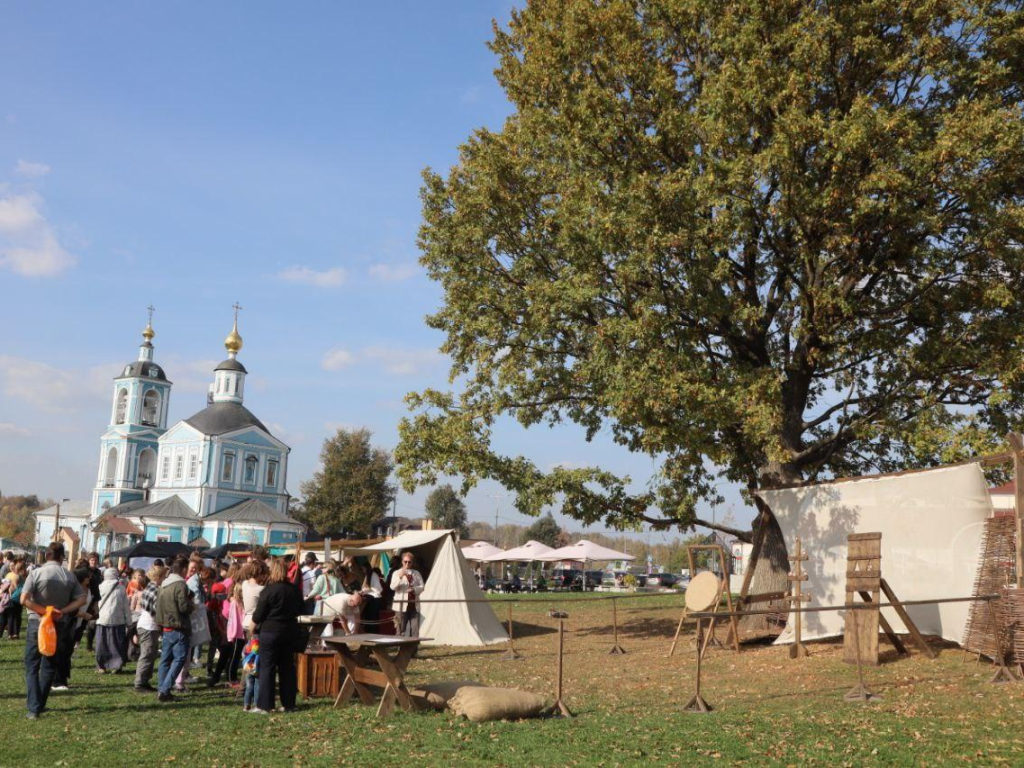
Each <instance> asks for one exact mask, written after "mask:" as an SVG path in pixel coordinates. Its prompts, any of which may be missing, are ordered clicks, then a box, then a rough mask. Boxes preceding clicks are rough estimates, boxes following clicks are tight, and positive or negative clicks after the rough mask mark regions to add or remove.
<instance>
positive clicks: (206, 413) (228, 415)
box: [185, 403, 270, 435]
mask: <svg viewBox="0 0 1024 768" xmlns="http://www.w3.org/2000/svg"><path fill="white" fill-rule="evenodd" d="M185 423H186V424H191V425H192V426H193V427H195V428H196V429H198V430H199V431H200V432H202V433H203V434H204V435H223V434H224V433H225V432H234V431H235V430H236V429H242V428H243V427H259V428H260V429H262V430H263V431H264V432H266V433H267V434H268V435H269V434H270V430H269V429H267V428H266V427H265V426H263V422H262V421H260V420H259V419H257V418H256V417H255V416H254V415H253V414H252V411H250V410H249V409H248V408H246V407H245V406H244V405H239V404H238V403H214V404H213V405H210V406H207V407H206V408H204V409H203V410H201V411H200V412H199V413H197V414H196V415H195V416H192V417H191V418H188V419H185Z"/></svg>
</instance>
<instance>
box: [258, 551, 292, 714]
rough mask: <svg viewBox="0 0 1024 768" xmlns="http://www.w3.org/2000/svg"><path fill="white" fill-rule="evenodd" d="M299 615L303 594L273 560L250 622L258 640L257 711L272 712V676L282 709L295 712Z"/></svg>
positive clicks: (284, 566)
mask: <svg viewBox="0 0 1024 768" xmlns="http://www.w3.org/2000/svg"><path fill="white" fill-rule="evenodd" d="M301 613H302V592H300V591H299V590H298V589H296V588H295V584H294V583H293V582H292V581H291V580H290V579H289V578H288V565H287V564H286V563H285V562H284V561H283V560H274V561H273V563H271V565H270V582H269V583H268V584H267V586H266V588H265V589H264V590H263V591H262V592H261V593H260V599H259V602H258V603H257V604H256V611H255V613H253V616H252V621H253V625H254V626H255V627H256V631H257V632H258V633H259V637H260V678H259V679H260V692H259V696H258V697H257V699H256V706H257V709H256V712H258V713H261V714H265V713H268V712H273V711H274V677H275V675H276V676H277V684H278V686H279V688H280V694H281V709H282V711H284V712H294V711H295V696H296V694H297V693H298V688H299V685H298V678H297V676H296V674H295V641H296V638H297V637H298V633H299V622H298V618H299V614H301Z"/></svg>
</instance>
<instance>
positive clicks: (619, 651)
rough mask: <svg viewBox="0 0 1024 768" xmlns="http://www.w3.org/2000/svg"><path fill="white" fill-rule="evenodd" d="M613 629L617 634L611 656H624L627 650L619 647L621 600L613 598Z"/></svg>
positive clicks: (610, 652)
mask: <svg viewBox="0 0 1024 768" xmlns="http://www.w3.org/2000/svg"><path fill="white" fill-rule="evenodd" d="M612 627H613V629H614V632H615V644H614V645H612V649H611V650H610V651H608V653H609V654H613V655H614V654H622V653H625V652H626V650H625V649H624V648H623V647H622V646H621V645H619V598H617V597H613V598H612Z"/></svg>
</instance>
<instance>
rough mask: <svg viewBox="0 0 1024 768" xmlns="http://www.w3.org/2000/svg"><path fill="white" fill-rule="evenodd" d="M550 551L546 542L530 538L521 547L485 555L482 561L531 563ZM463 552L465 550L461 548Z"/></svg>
mask: <svg viewBox="0 0 1024 768" xmlns="http://www.w3.org/2000/svg"><path fill="white" fill-rule="evenodd" d="M552 551H553V550H552V549H551V547H549V546H548V545H547V544H541V543H540V542H539V541H533V540H530V541H528V542H526V543H525V544H523V546H521V547H515V548H513V549H510V550H508V551H506V552H501V553H500V554H496V555H493V556H491V557H486V558H484V562H485V563H498V562H506V563H532V562H534V561H535V560H540V559H541V558H542V555H546V554H547V553H548V552H552ZM463 552H465V550H463Z"/></svg>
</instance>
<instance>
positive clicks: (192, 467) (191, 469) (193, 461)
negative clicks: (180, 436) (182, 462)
mask: <svg viewBox="0 0 1024 768" xmlns="http://www.w3.org/2000/svg"><path fill="white" fill-rule="evenodd" d="M198 471H199V456H198V455H197V454H194V453H193V454H192V455H190V456H189V457H188V479H189V480H195V479H196V474H197V473H198Z"/></svg>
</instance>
